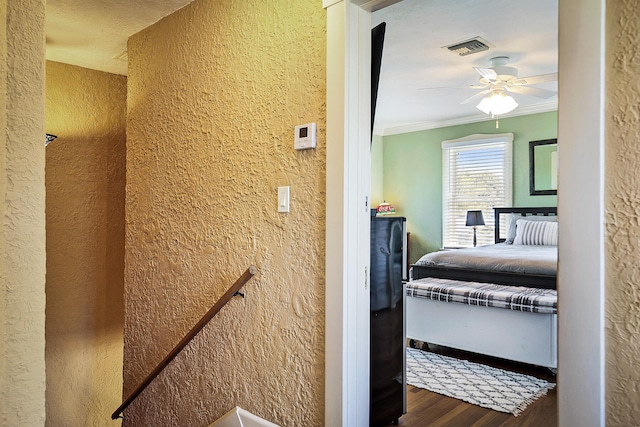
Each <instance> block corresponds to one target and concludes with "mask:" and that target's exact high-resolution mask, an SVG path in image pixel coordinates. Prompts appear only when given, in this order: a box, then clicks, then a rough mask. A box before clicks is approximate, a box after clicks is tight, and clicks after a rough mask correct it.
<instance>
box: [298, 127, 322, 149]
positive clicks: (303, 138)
mask: <svg viewBox="0 0 640 427" xmlns="http://www.w3.org/2000/svg"><path fill="white" fill-rule="evenodd" d="M293 148H295V149H296V150H306V149H308V148H316V124H315V123H307V124H306V125H298V126H296V136H295V142H294V143H293Z"/></svg>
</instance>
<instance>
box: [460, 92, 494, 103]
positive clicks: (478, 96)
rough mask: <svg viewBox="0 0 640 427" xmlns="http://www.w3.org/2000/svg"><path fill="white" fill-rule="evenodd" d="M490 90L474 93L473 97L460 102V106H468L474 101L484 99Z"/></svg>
mask: <svg viewBox="0 0 640 427" xmlns="http://www.w3.org/2000/svg"><path fill="white" fill-rule="evenodd" d="M490 92H491V89H486V90H483V91H481V92H478V93H476V94H475V95H473V96H471V97H469V98H467V99H465V100H464V101H462V102H461V103H460V104H468V103H470V102H473V101H476V100H478V99H482V97H484V96H485V95H486V94H488V93H490Z"/></svg>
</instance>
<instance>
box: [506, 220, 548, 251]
mask: <svg viewBox="0 0 640 427" xmlns="http://www.w3.org/2000/svg"><path fill="white" fill-rule="evenodd" d="M520 219H526V220H527V221H551V222H558V217H557V216H555V215H529V216H522V215H520V214H519V213H512V214H511V216H510V217H509V226H508V227H507V237H506V239H505V241H504V242H505V243H509V244H511V243H513V240H514V239H515V238H516V221H518V220H520Z"/></svg>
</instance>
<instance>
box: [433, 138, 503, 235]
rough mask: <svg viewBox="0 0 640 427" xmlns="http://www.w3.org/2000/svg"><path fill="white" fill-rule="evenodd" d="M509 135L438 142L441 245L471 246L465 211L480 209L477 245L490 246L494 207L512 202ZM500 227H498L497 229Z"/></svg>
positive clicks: (492, 233) (470, 230) (492, 232)
mask: <svg viewBox="0 0 640 427" xmlns="http://www.w3.org/2000/svg"><path fill="white" fill-rule="evenodd" d="M512 145H513V134H511V133H504V134H497V135H471V136H468V137H465V138H461V139H455V140H450V141H443V142H442V185H443V187H442V199H443V200H442V222H443V224H442V243H443V245H444V247H464V246H472V244H473V231H472V229H471V227H467V226H466V225H465V224H466V215H467V211H468V210H478V209H479V210H482V213H483V216H484V223H485V225H484V226H479V227H478V229H477V235H478V245H488V244H491V243H494V228H495V227H494V217H493V208H494V207H505V206H511V203H512V184H511V183H512V173H511V170H512V166H511V165H512V161H513V158H512ZM501 228H502V227H501Z"/></svg>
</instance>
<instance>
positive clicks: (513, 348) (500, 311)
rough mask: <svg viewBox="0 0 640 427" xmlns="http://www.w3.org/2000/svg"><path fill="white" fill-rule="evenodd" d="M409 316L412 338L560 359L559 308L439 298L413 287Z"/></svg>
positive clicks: (527, 358) (542, 361)
mask: <svg viewBox="0 0 640 427" xmlns="http://www.w3.org/2000/svg"><path fill="white" fill-rule="evenodd" d="M421 280H425V279H421ZM410 284H411V282H409V285H410ZM483 285H486V284H483ZM406 322H407V338H410V339H413V340H417V341H423V342H426V343H431V344H437V345H442V346H446V347H452V348H457V349H461V350H465V351H471V352H474V353H480V354H485V355H488V356H494V357H499V358H502V359H508V360H514V361H518V362H523V363H529V364H532V365H539V366H545V367H548V368H557V365H558V360H557V323H558V320H557V314H556V313H535V312H527V311H517V310H510V309H507V308H499V307H485V306H478V305H469V304H463V303H459V302H446V301H438V300H432V299H429V298H425V297H418V296H411V293H410V291H409V290H408V291H407V299H406Z"/></svg>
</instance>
